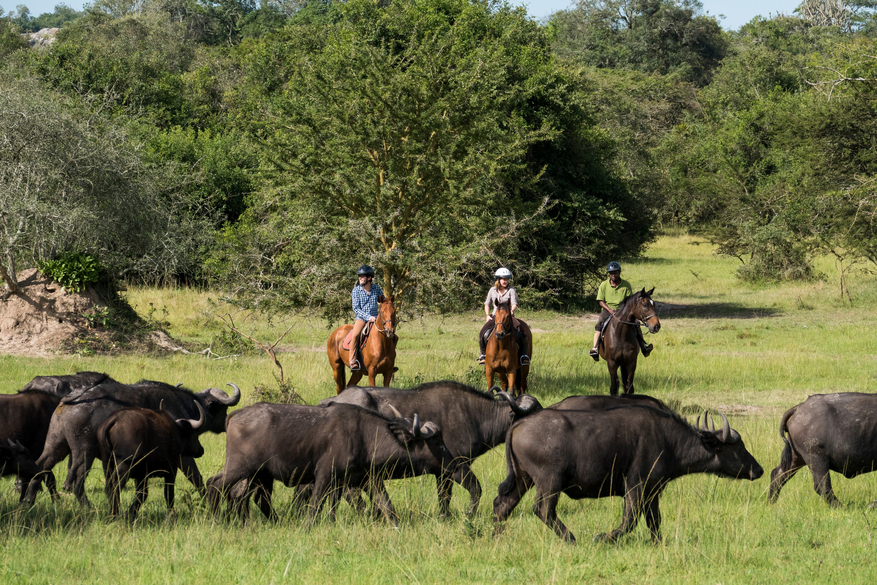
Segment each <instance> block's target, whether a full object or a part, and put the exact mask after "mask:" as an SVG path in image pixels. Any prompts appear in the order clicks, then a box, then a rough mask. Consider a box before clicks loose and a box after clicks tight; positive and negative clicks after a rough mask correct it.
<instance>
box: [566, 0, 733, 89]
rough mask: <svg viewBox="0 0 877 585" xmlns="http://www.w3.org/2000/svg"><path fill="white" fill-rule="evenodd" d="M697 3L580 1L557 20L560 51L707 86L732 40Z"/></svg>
mask: <svg viewBox="0 0 877 585" xmlns="http://www.w3.org/2000/svg"><path fill="white" fill-rule="evenodd" d="M702 9H703V7H702V5H701V3H700V2H698V1H697V0H579V1H578V2H577V4H576V7H575V8H573V9H570V10H566V11H560V12H558V13H556V14H555V15H554V16H553V21H554V23H555V27H556V31H557V32H556V40H555V43H554V47H555V50H556V51H557V53H558V54H559V55H561V56H564V57H569V58H571V59H574V60H576V61H578V62H580V63H583V64H586V65H592V66H594V67H602V68H613V69H632V70H635V71H642V72H646V73H660V74H668V73H677V74H679V75H680V76H681V77H682V79H684V80H686V81H691V82H693V83H695V84H697V85H699V86H703V85H706V84H707V83H708V82H709V80H710V77H711V74H712V71H713V70H714V69H715V68H716V67H717V66H718V65H719V63H720V62H721V61H722V58H723V57H724V56H725V52H726V50H727V46H728V42H727V40H726V38H725V36H724V34H723V33H722V31H721V28H720V27H719V24H718V22H716V20H715V18H713V17H710V16H705V15H703V14H701V11H702Z"/></svg>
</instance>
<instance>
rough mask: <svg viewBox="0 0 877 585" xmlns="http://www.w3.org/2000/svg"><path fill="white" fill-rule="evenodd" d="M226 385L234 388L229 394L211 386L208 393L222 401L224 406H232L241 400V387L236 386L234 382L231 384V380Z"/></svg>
mask: <svg viewBox="0 0 877 585" xmlns="http://www.w3.org/2000/svg"><path fill="white" fill-rule="evenodd" d="M226 386H231V387H232V388H234V394H232V395H231V396H229V395H228V394H226V393H225V392H223V391H222V390H220V389H219V388H211V389H210V394H211V395H212V396H213V397H214V398H216V399H217V400H218V401H219V402H220V403H222V404H224V405H226V406H234V405H235V404H237V403H238V402H240V401H241V389H240V388H238V387H237V386H236V385H235V384H232V383H231V382H229V383H227V384H226ZM214 390H215V392H214Z"/></svg>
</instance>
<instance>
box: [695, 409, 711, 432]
mask: <svg viewBox="0 0 877 585" xmlns="http://www.w3.org/2000/svg"><path fill="white" fill-rule="evenodd" d="M702 416H703V422H701V420H700V416H698V417H697V422H698V424H697V428H698V429H700V430H702V431H708V430H709V429H708V428H707V426H706V410H704V411H703V415H702Z"/></svg>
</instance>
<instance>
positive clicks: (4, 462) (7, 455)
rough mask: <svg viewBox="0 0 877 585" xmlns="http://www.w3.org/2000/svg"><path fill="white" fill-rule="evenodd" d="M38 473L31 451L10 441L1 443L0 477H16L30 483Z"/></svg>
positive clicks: (16, 442)
mask: <svg viewBox="0 0 877 585" xmlns="http://www.w3.org/2000/svg"><path fill="white" fill-rule="evenodd" d="M38 471H39V470H38V469H37V466H36V463H34V460H33V457H32V456H31V454H30V451H28V449H27V448H25V447H24V446H23V445H22V444H21V443H19V442H18V441H10V440H8V439H7V441H6V442H5V443H0V477H6V476H7V475H16V476H18V477H20V478H21V479H22V481H30V479H31V478H32V477H33V476H34V475H36V474H37V472H38Z"/></svg>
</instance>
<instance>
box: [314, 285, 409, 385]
mask: <svg viewBox="0 0 877 585" xmlns="http://www.w3.org/2000/svg"><path fill="white" fill-rule="evenodd" d="M393 298H394V297H389V298H387V297H385V296H383V295H381V296H380V298H379V299H378V303H379V309H378V316H377V317H376V318H375V322H374V323H373V324H372V331H371V333H370V334H369V336H368V338H367V340H366V342H365V346H364V347H363V348H362V369H360V370H358V371H356V372H353V373H352V374H351V376H350V382H348V383H347V385H345V383H344V378H345V374H346V371H345V369H346V368H347V367H349V366H348V364H349V363H350V352H351V351H353V350H354V348H353V347H350V348H349V349H344V347H343V343H344V339H345V338H346V337H347V334H348V333H349V332H350V330H351V329H353V325H342V326H341V327H339V328H338V329H336V330H335V331H333V332H332V335H330V336H329V342H328V343H327V344H326V352H327V353H328V354H329V364H331V366H332V373H333V375H334V376H335V385H336V392H337V393H338V394H341V391H342V390H344V388H346V387H347V386H356V383H357V382H359V381H360V379H362V376H363V375H364V373H365V372H366V371H367V372H368V385H369V386H375V385H376V384H375V378H376V377H377V375H378V374H383V375H384V386H390V385H391V384H392V383H393V372H395V365H396V341H397V340H398V338H397V337H396V307H395V306H394V305H393ZM354 342H355V341H351V342H350V343H351V344H353V343H354Z"/></svg>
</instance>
